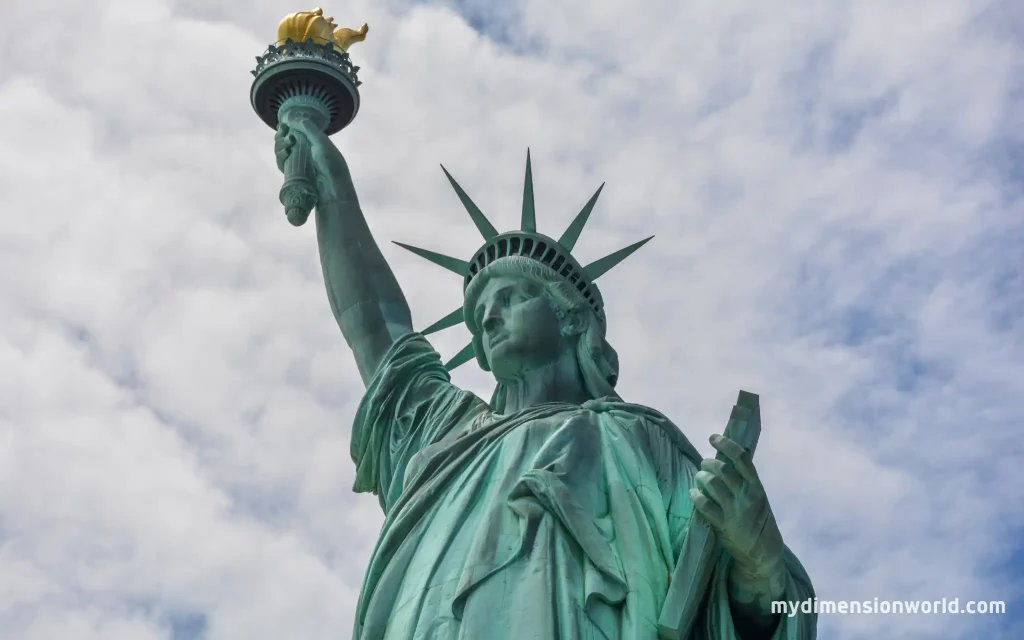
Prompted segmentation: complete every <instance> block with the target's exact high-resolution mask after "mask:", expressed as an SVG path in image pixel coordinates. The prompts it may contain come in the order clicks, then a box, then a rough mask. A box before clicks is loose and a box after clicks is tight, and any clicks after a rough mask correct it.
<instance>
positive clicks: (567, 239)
mask: <svg viewBox="0 0 1024 640" xmlns="http://www.w3.org/2000/svg"><path fill="white" fill-rule="evenodd" d="M601 189H604V183H603V182H602V183H601V186H600V187H598V188H597V191H595V192H594V195H592V196H590V200H588V201H587V204H585V205H583V208H582V209H580V212H579V213H577V214H576V217H575V218H573V220H572V222H571V223H570V224H569V228H568V229H566V230H565V232H564V233H562V237H561V238H559V239H558V244H560V245H562V247H564V248H565V250H566V251H572V249H573V247H575V246H576V241H577V240H579V239H580V233H582V232H583V227H585V226H586V225H587V220H589V219H590V212H591V211H593V210H594V205H595V204H597V197H598V196H600V195H601Z"/></svg>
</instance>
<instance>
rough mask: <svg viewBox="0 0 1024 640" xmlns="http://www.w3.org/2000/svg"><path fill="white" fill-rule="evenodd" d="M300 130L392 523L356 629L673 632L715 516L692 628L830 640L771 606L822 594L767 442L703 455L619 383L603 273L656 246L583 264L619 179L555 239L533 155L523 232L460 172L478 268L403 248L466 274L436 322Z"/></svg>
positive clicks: (371, 456)
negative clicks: (676, 608) (539, 210)
mask: <svg viewBox="0 0 1024 640" xmlns="http://www.w3.org/2000/svg"><path fill="white" fill-rule="evenodd" d="M297 143H301V145H302V146H303V147H304V148H306V145H308V149H309V153H310V158H311V159H312V165H313V168H314V169H315V175H316V190H317V194H316V200H317V204H316V215H315V221H316V231H317V239H318V243H319V250H320V258H321V264H322V267H323V274H324V280H325V283H326V286H327V297H328V300H329V302H330V306H331V310H332V311H333V312H334V316H335V318H336V319H337V322H338V325H339V326H340V327H341V332H342V335H343V336H344V338H345V340H346V341H347V343H348V345H349V347H350V348H351V350H352V353H353V355H354V356H355V361H356V364H357V366H358V369H359V373H360V375H361V377H362V380H363V382H364V384H365V385H366V393H365V395H364V396H363V398H362V401H361V403H360V405H359V408H358V411H357V413H356V417H355V421H354V425H353V428H352V442H351V454H352V458H353V460H354V462H355V464H356V479H355V487H354V489H355V491H357V492H369V493H374V494H376V495H377V497H378V499H379V501H380V505H381V508H382V509H383V511H384V514H385V516H386V520H385V523H384V526H383V528H382V530H381V532H380V538H379V540H378V542H377V544H376V547H375V549H374V551H373V555H372V558H371V561H370V564H369V567H368V569H367V573H366V576H365V582H364V584H363V588H362V593H361V595H360V599H359V604H358V609H357V612H356V620H355V629H354V634H353V637H354V638H357V639H360V640H362V639H366V640H383V639H386V640H420V639H423V640H427V639H430V640H435V639H436V640H456V639H459V640H462V639H467V640H502V639H509V640H525V639H527V638H529V639H534V640H548V639H555V638H561V639H571V640H576V639H580V640H589V639H594V640H598V639H602V640H647V639H650V640H654V639H655V638H658V637H659V618H661V617H662V616H664V615H666V613H668V614H672V613H673V612H672V611H668V612H666V610H665V609H666V599H667V598H666V594H667V593H668V592H669V589H670V581H671V578H672V575H673V569H674V567H675V566H676V563H677V562H678V561H679V556H680V553H681V549H682V548H683V546H684V545H685V542H686V539H687V535H688V533H689V531H690V527H691V523H692V522H694V520H695V518H697V517H698V514H699V517H700V518H703V519H705V520H706V521H707V522H708V523H709V524H710V526H711V528H712V529H713V530H714V533H715V535H716V537H717V539H718V542H719V545H720V552H718V553H716V555H715V556H714V558H713V559H712V560H711V565H710V566H711V567H713V568H712V570H711V571H712V573H711V578H710V581H709V583H708V586H707V589H706V593H704V594H703V595H702V596H701V597H700V598H696V600H699V601H697V602H694V603H693V604H694V606H697V607H698V618H697V621H696V623H695V625H694V626H693V627H692V629H690V630H689V633H688V635H687V637H688V638H691V639H708V640H711V639H720V638H729V639H743V640H758V639H768V638H773V639H782V638H785V639H788V640H797V639H800V640H811V639H813V638H815V635H816V622H817V620H816V616H815V615H814V614H812V613H798V614H796V615H795V616H793V615H786V614H785V613H773V611H772V602H773V601H781V600H787V601H791V602H792V601H801V600H804V599H807V598H811V597H813V595H814V594H813V590H812V587H811V583H810V580H809V578H808V576H807V574H806V573H805V571H804V569H803V568H802V567H801V565H800V563H799V561H798V560H797V559H796V557H795V556H794V555H793V554H792V553H791V552H790V551H789V549H788V548H787V547H786V546H785V545H784V544H783V540H782V535H781V533H780V531H779V527H778V526H777V524H776V521H775V517H774V516H773V514H772V510H771V507H770V505H769V502H768V499H767V497H766V496H765V492H764V488H763V486H762V484H761V482H760V481H759V480H758V475H757V471H756V469H755V468H754V466H753V463H752V461H751V456H750V452H749V451H748V450H746V449H744V447H743V446H741V445H739V444H738V443H737V442H735V441H734V440H731V439H730V438H726V437H724V436H721V435H716V436H712V438H711V445H712V446H713V447H714V448H715V449H716V450H717V452H718V455H717V456H716V459H702V457H701V456H700V455H699V454H698V452H697V450H696V449H695V448H694V447H693V446H692V445H691V444H690V442H689V441H688V440H687V439H686V437H685V436H684V435H683V433H682V432H681V431H680V430H679V429H678V428H677V427H676V426H675V425H674V424H673V423H672V422H671V421H669V419H668V418H666V417H665V416H663V415H662V414H660V413H659V412H657V411H655V410H654V409H651V408H648V407H644V406H640V405H636V404H630V403H628V402H626V401H625V400H623V399H622V398H620V397H619V396H618V395H617V394H616V392H615V386H616V382H617V379H618V373H619V372H618V358H617V356H616V352H615V350H614V349H613V348H612V346H611V345H610V344H609V342H608V339H607V333H606V318H605V312H604V300H603V298H602V296H601V293H600V292H599V290H598V288H597V286H596V284H595V280H596V279H597V278H598V277H600V276H601V275H602V274H604V273H606V272H607V271H608V270H609V269H611V268H612V267H614V266H615V265H616V264H618V263H619V262H621V261H622V260H623V259H625V258H626V257H627V256H628V255H629V254H631V253H632V252H633V251H635V250H636V249H637V248H639V247H640V246H641V245H642V244H643V243H644V242H646V240H645V241H641V242H638V243H636V244H634V245H632V246H629V247H626V248H624V249H622V250H620V251H617V252H615V253H613V254H612V255H610V256H607V257H606V258H603V259H601V260H598V261H596V262H594V263H593V264H590V265H587V266H585V267H584V266H581V265H580V264H579V263H578V262H577V260H576V259H575V258H574V257H573V255H572V250H573V248H574V246H575V244H576V241H577V239H578V237H579V236H580V232H581V231H582V230H583V227H584V225H585V223H586V222H587V219H588V217H589V216H590V213H591V210H592V209H593V207H594V205H595V202H596V201H597V198H598V195H599V194H600V189H598V192H597V193H595V194H594V196H593V197H592V198H591V199H590V200H589V202H587V203H586V205H585V206H584V207H583V209H582V210H581V211H580V212H579V214H578V215H577V216H576V218H575V219H574V221H573V222H572V223H571V224H570V225H569V227H568V229H567V230H566V231H565V232H564V233H563V234H562V235H561V237H559V238H558V240H554V239H552V238H550V237H547V236H545V235H542V234H540V233H538V232H537V228H536V221H535V211H534V198H533V184H532V174H531V168H530V159H529V154H527V164H526V179H525V187H524V193H523V206H522V218H521V225H520V229H518V230H515V231H509V232H506V233H499V232H498V231H497V230H496V229H495V228H494V227H493V226H492V224H491V223H490V222H489V221H488V219H487V218H486V217H485V216H484V214H483V213H482V212H481V211H480V209H479V208H478V207H477V206H476V204H474V203H473V201H472V200H471V199H470V197H469V196H468V195H467V194H466V193H465V191H463V189H462V188H461V187H460V186H459V185H458V184H457V183H456V182H455V180H454V179H453V178H452V177H451V175H448V173H447V171H445V174H446V175H447V176H448V179H449V181H450V182H451V184H452V187H453V188H454V189H455V191H456V193H457V194H458V197H459V199H460V200H461V201H462V204H463V205H464V207H465V208H466V210H467V211H468V212H469V215H470V217H471V219H472V221H473V223H474V224H475V225H476V227H477V229H479V231H480V233H481V234H482V236H483V239H484V244H483V246H482V247H480V248H479V249H478V250H477V251H476V252H475V253H474V254H473V255H472V257H471V259H470V260H468V261H466V260H461V259H457V258H452V257H448V256H444V255H441V254H438V253H434V252H432V251H429V250H426V249H421V248H417V247H411V246H406V245H402V246H404V247H405V248H407V249H409V250H411V251H413V252H415V253H416V254H418V255H420V256H422V257H424V258H426V259H428V260H430V261H431V262H433V263H435V264H437V265H439V266H441V267H444V268H446V269H448V270H450V271H452V272H454V273H456V274H457V275H459V276H461V277H462V279H463V288H464V292H465V297H464V303H463V305H462V307H461V308H460V309H457V310H456V311H454V312H453V313H451V314H449V315H447V316H446V317H444V318H442V319H441V320H439V321H438V322H437V323H435V324H434V325H433V326H431V327H428V328H426V329H424V330H423V331H419V332H418V331H416V330H414V328H413V324H412V320H411V315H410V312H409V306H408V303H407V302H406V298H405V296H404V295H403V293H402V290H401V288H400V287H399V284H398V281H397V280H396V278H395V275H394V274H393V272H392V270H391V268H390V267H389V266H388V264H387V262H386V261H385V259H384V256H383V255H382V253H381V251H380V249H379V248H378V245H377V244H376V242H375V240H374V238H373V236H372V235H371V233H370V230H369V228H368V227H367V224H366V220H365V218H364V216H363V213H362V211H361V209H360V206H359V200H358V198H357V197H356V192H355V188H354V186H353V183H352V178H351V176H350V173H349V169H348V166H347V164H346V162H345V159H344V158H343V156H342V154H341V153H340V151H339V150H338V148H337V147H336V146H335V145H334V144H333V143H332V142H331V140H330V139H329V138H328V136H327V135H326V134H325V133H324V131H323V127H322V123H321V124H318V123H314V122H312V121H311V120H309V119H307V118H304V117H302V116H301V114H297V115H295V117H290V118H287V119H285V122H283V123H282V124H280V125H279V127H278V133H277V137H276V154H277V159H278V163H279V167H282V168H283V167H284V166H285V161H286V160H288V158H289V156H290V154H291V153H292V151H293V150H294V149H295V148H296V144H297ZM459 323H465V325H466V326H467V327H468V328H469V330H470V333H471V334H472V341H471V343H470V344H469V345H468V346H467V347H466V348H465V349H463V350H462V351H460V352H459V353H458V354H457V355H455V356H454V357H453V358H451V359H450V360H449V361H448V362H447V363H443V362H442V360H441V358H440V356H439V355H438V353H437V352H436V351H435V350H434V348H433V347H432V346H431V344H430V342H429V341H428V340H427V338H426V337H425V336H426V335H429V334H430V333H432V332H434V331H437V330H440V329H443V328H447V327H452V326H455V325H456V324H459ZM471 360H475V362H476V363H477V364H478V365H479V366H480V367H481V368H483V369H484V370H486V371H490V372H491V373H492V374H493V375H494V378H495V380H496V382H497V387H496V389H495V391H494V394H493V396H492V397H491V398H490V402H486V401H484V400H483V399H482V398H480V397H477V396H476V395H474V394H472V393H470V392H467V391H464V390H462V389H460V388H458V387H456V386H455V385H453V384H452V383H451V379H450V376H449V371H450V370H451V369H453V368H454V367H456V366H459V365H461V364H464V363H466V362H469V361H471Z"/></svg>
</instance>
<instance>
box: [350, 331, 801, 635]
mask: <svg viewBox="0 0 1024 640" xmlns="http://www.w3.org/2000/svg"><path fill="white" fill-rule="evenodd" d="M449 380H450V379H449V376H448V373H447V372H446V371H445V369H444V367H443V366H442V364H441V360H440V358H439V357H438V355H437V353H436V352H435V351H434V349H433V348H432V347H431V346H430V344H429V343H428V342H427V341H426V340H425V339H424V338H423V337H422V336H421V335H419V334H415V333H413V334H409V335H407V336H405V337H403V338H401V339H399V340H398V341H396V343H395V344H394V345H393V346H392V348H391V350H390V352H389V353H388V355H387V357H386V358H385V359H384V361H383V362H382V363H381V365H380V367H379V369H378V371H377V373H376V376H375V377H374V379H373V380H372V381H371V383H370V385H369V388H368V389H367V392H366V395H365V397H364V398H363V401H362V403H361V405H360V407H359V410H358V412H357V415H356V419H355V424H354V426H353V431H352V457H353V459H354V460H355V462H356V468H357V472H356V481H355V487H354V488H355V490H356V491H359V492H373V493H375V494H377V496H378V498H379V499H380V504H381V507H383V509H384V513H385V514H386V521H385V523H384V527H383V529H382V530H381V534H380V538H379V540H378V542H377V545H376V548H375V549H374V552H373V557H372V559H371V562H370V566H369V568H368V570H367V574H366V579H365V582H364V584H363V591H362V594H361V595H360V599H359V605H358V610H357V613H356V623H355V631H354V638H356V639H357V640H383V639H386V640H420V639H423V640H427V639H429V640H435V639H436V640H455V639H459V640H462V639H465V640H502V639H505V638H507V639H509V640H527V639H529V640H553V639H556V638H561V639H565V640H577V639H579V640H591V639H593V640H598V639H601V640H604V639H609V640H620V639H621V640H655V639H656V638H657V635H658V634H657V622H658V617H659V615H660V614H661V610H662V604H663V602H664V600H665V594H666V592H667V590H668V586H669V580H670V578H671V576H672V571H673V569H674V567H675V564H676V559H677V557H678V553H679V549H680V548H681V544H682V541H683V540H684V537H685V536H686V533H687V527H688V524H689V522H690V516H691V514H692V512H693V503H692V502H691V500H690V497H689V495H688V491H689V489H690V487H691V486H692V485H693V477H694V475H695V474H696V472H697V471H698V469H699V465H700V460H701V456H700V455H699V454H698V453H697V451H696V450H695V449H694V448H693V446H692V445H691V444H690V443H689V442H688V441H687V440H686V438H685V437H684V436H683V435H682V433H681V432H680V431H679V430H678V429H677V428H676V427H675V425H673V424H672V423H671V422H670V421H669V420H668V419H667V418H665V417H664V416H662V415H661V414H659V413H658V412H656V411H654V410H652V409H649V408H646V407H643V406H639V405H632V404H627V403H624V402H621V401H617V400H616V401H591V402H587V403H586V404H584V405H583V406H575V405H569V404H560V403H552V404H546V405H541V406H537V407H533V408H530V409H527V410H524V411H519V412H516V413H513V414H509V415H497V414H494V413H492V412H491V409H490V407H489V406H488V405H487V403H485V402H484V401H483V400H481V399H480V398H478V397H477V396H475V395H473V394H472V393H469V392H466V391H463V390H461V389H459V388H457V387H455V386H453V385H452V384H451V383H450V381H449ZM786 553H787V556H786V564H787V568H788V569H789V574H790V575H789V579H788V581H787V588H786V593H785V594H784V596H783V599H786V600H801V599H803V598H807V597H811V596H813V593H812V590H811V585H810V580H809V579H808V577H807V575H806V574H805V572H804V570H803V568H802V567H801V566H800V563H799V562H798V561H797V559H796V558H795V557H794V556H793V555H792V554H791V553H789V551H788V550H787V551H786ZM728 563H729V558H728V556H727V555H725V554H723V558H722V559H721V560H720V561H719V562H718V565H717V566H716V568H715V575H714V577H713V579H712V584H711V587H710V588H709V593H708V596H707V598H706V601H705V605H704V615H703V619H702V621H701V624H700V628H699V629H697V631H696V632H695V634H694V635H693V636H692V638H694V639H697V638H699V639H708V640H710V639H716V640H717V639H719V638H729V639H737V640H738V638H739V636H737V634H736V630H735V629H734V626H733V622H732V613H731V612H730V608H729V597H728V594H727V582H726V578H727V571H728ZM814 628H815V620H814V617H813V616H811V615H805V614H798V615H797V616H796V617H793V618H789V617H786V616H785V615H782V616H781V617H780V621H779V624H778V627H777V629H776V630H775V633H774V636H773V638H776V639H780V640H781V639H783V638H785V639H788V640H797V639H799V640H812V639H813V638H814V636H815V632H814Z"/></svg>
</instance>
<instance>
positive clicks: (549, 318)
mask: <svg viewBox="0 0 1024 640" xmlns="http://www.w3.org/2000/svg"><path fill="white" fill-rule="evenodd" d="M473 313H474V314H475V316H476V326H478V327H480V331H481V334H482V335H481V339H482V341H483V348H484V354H485V355H486V358H487V363H488V365H490V368H491V372H492V373H493V374H494V377H495V378H497V379H498V380H510V379H513V378H516V377H519V376H522V375H525V374H527V373H529V371H530V370H533V369H537V368H539V367H542V366H544V365H546V364H549V363H551V362H554V361H555V360H557V359H558V357H559V356H560V355H561V354H562V352H563V351H565V350H566V349H568V348H569V347H570V345H569V343H568V341H567V340H566V339H565V338H564V337H563V336H562V332H561V323H560V321H559V318H558V315H557V314H556V313H555V310H554V308H552V306H551V302H550V300H549V299H548V298H547V297H545V296H544V294H543V290H542V289H541V287H540V285H537V284H535V283H533V282H531V281H529V280H525V279H520V278H510V277H505V276H501V277H495V278H492V279H491V280H490V281H489V282H488V283H487V284H486V285H485V287H484V289H483V291H481V293H480V297H479V299H478V300H477V302H476V306H475V307H474V309H473Z"/></svg>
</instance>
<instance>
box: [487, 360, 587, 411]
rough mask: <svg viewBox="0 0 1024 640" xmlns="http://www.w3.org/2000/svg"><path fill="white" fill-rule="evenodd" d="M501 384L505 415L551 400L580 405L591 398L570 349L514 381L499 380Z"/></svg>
mask: <svg viewBox="0 0 1024 640" xmlns="http://www.w3.org/2000/svg"><path fill="white" fill-rule="evenodd" d="M500 384H502V385H503V386H504V387H505V408H504V411H502V413H505V414H508V413H514V412H516V411H520V410H522V409H529V408H530V407H534V406H537V405H539V404H547V403H550V402H564V403H567V404H583V403H584V402H586V401H587V400H590V395H589V394H588V393H587V389H586V385H584V383H583V376H582V375H581V374H580V368H579V366H578V365H577V364H576V358H575V357H574V355H573V354H572V353H569V352H566V353H563V354H562V356H561V357H560V358H559V359H558V360H556V361H554V362H551V363H549V364H546V365H544V366H542V367H539V368H537V369H532V370H530V371H527V372H525V373H524V374H523V375H521V376H518V377H516V378H515V379H513V380H502V381H500Z"/></svg>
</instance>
